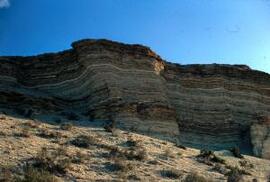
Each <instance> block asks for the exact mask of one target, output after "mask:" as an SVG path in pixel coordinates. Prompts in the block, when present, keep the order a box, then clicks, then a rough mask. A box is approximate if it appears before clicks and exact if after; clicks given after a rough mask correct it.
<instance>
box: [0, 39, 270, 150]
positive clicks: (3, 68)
mask: <svg viewBox="0 0 270 182" xmlns="http://www.w3.org/2000/svg"><path fill="white" fill-rule="evenodd" d="M0 105H1V107H9V108H17V107H21V106H24V107H32V108H35V109H38V110H44V112H45V111H46V112H55V111H61V110H70V109H72V110H73V111H76V112H80V113H84V114H87V115H88V116H89V118H90V119H107V118H108V117H112V116H113V117H114V118H115V119H116V120H117V121H118V122H119V123H121V124H122V125H124V126H125V127H127V128H131V127H132V128H134V127H136V130H138V132H140V131H141V132H142V131H143V132H148V133H149V134H153V135H155V136H158V137H165V138H166V137H177V139H178V140H179V141H180V142H182V143H183V144H186V145H190V146H195V147H198V148H210V149H227V148H230V147H233V146H239V147H240V148H242V149H243V150H245V151H247V152H252V149H253V146H252V142H251V140H252V139H251V136H250V132H249V131H250V128H251V126H252V125H254V124H256V123H258V122H259V121H258V119H257V118H256V116H257V115H266V116H268V115H269V113H270V75H268V74H266V73H263V72H260V71H256V70H252V69H250V68H249V67H247V66H245V65H218V64H211V65H179V64H173V63H169V62H166V61H164V60H162V59H161V58H160V57H159V56H158V55H157V54H155V53H154V52H153V51H151V49H150V48H148V47H145V46H141V45H128V44H122V43H118V42H113V41H108V40H92V39H87V40H82V41H77V42H75V43H73V44H72V49H70V50H67V51H63V52H59V53H52V54H42V55H38V56H30V57H19V56H17V57H14V56H13V57H0ZM256 141H257V140H256ZM256 150H257V149H256Z"/></svg>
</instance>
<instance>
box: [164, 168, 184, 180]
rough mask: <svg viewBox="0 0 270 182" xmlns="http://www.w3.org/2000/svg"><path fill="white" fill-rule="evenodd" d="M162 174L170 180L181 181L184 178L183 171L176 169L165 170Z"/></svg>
mask: <svg viewBox="0 0 270 182" xmlns="http://www.w3.org/2000/svg"><path fill="white" fill-rule="evenodd" d="M160 174H161V176H162V177H163V178H170V179H179V178H180V177H181V176H182V173H181V171H179V170H176V169H166V170H165V169H163V170H162V171H160Z"/></svg>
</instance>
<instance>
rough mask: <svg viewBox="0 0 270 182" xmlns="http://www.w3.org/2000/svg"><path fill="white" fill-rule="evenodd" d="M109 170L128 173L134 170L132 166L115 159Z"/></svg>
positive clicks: (122, 160)
mask: <svg viewBox="0 0 270 182" xmlns="http://www.w3.org/2000/svg"><path fill="white" fill-rule="evenodd" d="M110 169H111V171H121V172H129V171H131V170H133V169H134V166H133V165H132V164H131V163H129V162H127V161H125V160H124V159H123V158H117V159H115V160H114V162H113V163H112V164H111V165H110Z"/></svg>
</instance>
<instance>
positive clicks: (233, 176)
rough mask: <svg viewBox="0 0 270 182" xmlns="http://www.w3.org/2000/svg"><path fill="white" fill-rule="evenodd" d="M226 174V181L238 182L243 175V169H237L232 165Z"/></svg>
mask: <svg viewBox="0 0 270 182" xmlns="http://www.w3.org/2000/svg"><path fill="white" fill-rule="evenodd" d="M227 175H228V180H227V181H228V182H240V181H241V179H242V177H243V171H241V170H239V168H237V167H233V168H231V171H230V172H229V173H228V174H227Z"/></svg>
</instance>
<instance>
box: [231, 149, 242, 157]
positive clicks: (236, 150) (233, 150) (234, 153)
mask: <svg viewBox="0 0 270 182" xmlns="http://www.w3.org/2000/svg"><path fill="white" fill-rule="evenodd" d="M230 151H231V152H232V154H233V155H234V157H237V158H240V159H243V158H244V156H243V155H241V152H240V149H239V147H233V148H232V149H231V150H230Z"/></svg>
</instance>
